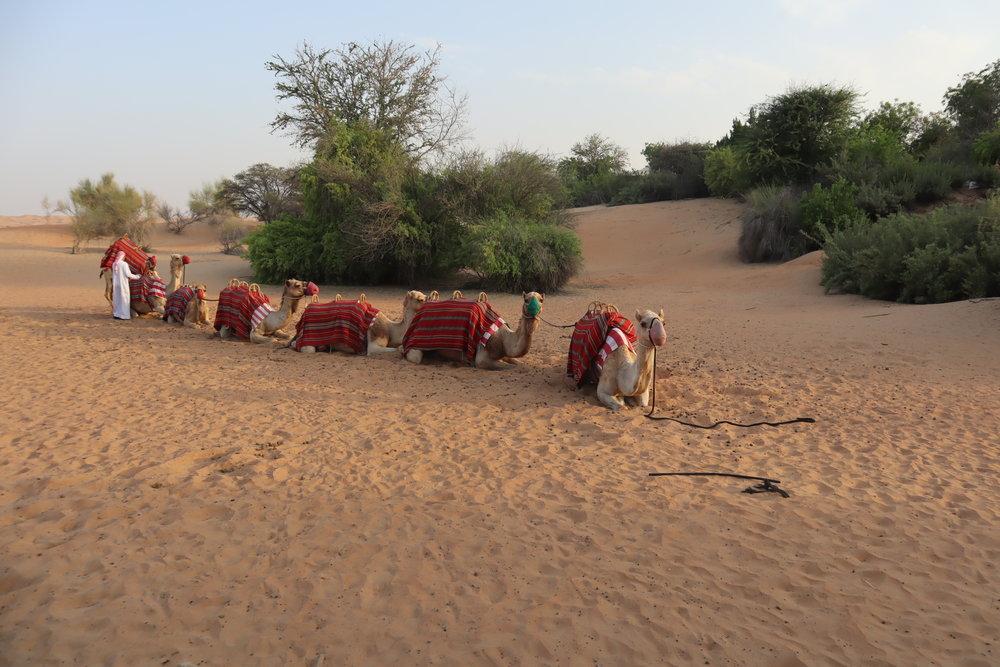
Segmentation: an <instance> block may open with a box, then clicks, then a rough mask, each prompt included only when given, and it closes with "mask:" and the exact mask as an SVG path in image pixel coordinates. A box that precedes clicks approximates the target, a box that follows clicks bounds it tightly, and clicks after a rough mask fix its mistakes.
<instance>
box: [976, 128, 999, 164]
mask: <svg viewBox="0 0 1000 667" xmlns="http://www.w3.org/2000/svg"><path fill="white" fill-rule="evenodd" d="M972 152H973V153H974V154H975V156H976V159H977V160H979V162H980V164H985V165H995V164H1000V125H998V126H997V128H996V129H995V130H989V131H987V132H983V133H982V134H980V135H979V137H977V138H976V140H975V141H973V142H972Z"/></svg>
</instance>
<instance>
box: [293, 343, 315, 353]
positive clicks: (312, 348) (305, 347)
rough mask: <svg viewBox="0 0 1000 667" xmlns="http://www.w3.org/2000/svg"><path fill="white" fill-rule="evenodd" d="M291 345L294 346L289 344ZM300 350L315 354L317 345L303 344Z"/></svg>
mask: <svg viewBox="0 0 1000 667" xmlns="http://www.w3.org/2000/svg"><path fill="white" fill-rule="evenodd" d="M289 347H292V346H291V344H289ZM292 349H295V348H292ZM299 352H303V353H305V354H315V353H316V346H315V345H303V346H302V347H300V348H299Z"/></svg>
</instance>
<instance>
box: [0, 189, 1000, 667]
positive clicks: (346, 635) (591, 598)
mask: <svg viewBox="0 0 1000 667" xmlns="http://www.w3.org/2000/svg"><path fill="white" fill-rule="evenodd" d="M739 213H740V207H739V205H738V204H736V203H733V202H726V201H717V200H695V201H683V202H672V203H657V204H648V205H642V206H632V207H621V208H612V209H605V208H588V209H582V210H581V211H580V216H579V221H578V227H577V231H578V232H579V234H580V236H581V238H582V240H583V248H584V255H585V260H586V265H585V267H584V270H583V272H582V273H581V274H580V276H578V278H577V279H576V280H575V281H574V282H573V283H572V284H571V285H570V286H569V288H568V289H566V290H565V291H563V292H562V293H559V294H550V295H548V296H547V297H546V299H545V303H544V311H543V313H542V317H544V318H545V319H546V320H547V321H548V322H550V323H552V324H555V325H562V324H568V323H572V322H573V321H575V320H576V319H577V318H578V317H579V316H580V315H582V314H583V311H584V310H585V308H586V306H587V304H588V303H589V302H590V301H593V300H600V301H607V302H612V303H615V304H617V305H618V306H619V308H620V309H621V310H622V311H624V312H626V313H629V314H631V313H632V312H633V311H634V310H636V309H637V308H642V309H645V308H655V309H659V308H660V307H663V308H664V309H665V311H666V314H667V330H668V335H669V339H668V342H667V344H666V345H665V346H664V347H663V348H661V349H660V351H659V357H658V360H657V385H656V414H657V415H664V416H674V417H678V418H681V419H684V420H688V421H696V422H699V423H709V422H713V421H716V420H720V419H728V420H732V421H737V422H756V421H778V420H784V419H791V418H795V417H811V418H814V419H815V420H816V421H815V423H813V424H805V423H799V424H793V425H786V426H780V427H776V428H772V427H767V426H757V427H753V428H737V427H733V426H721V427H719V428H717V429H713V430H698V429H693V428H689V427H685V426H681V425H679V424H675V423H671V422H654V421H651V420H648V419H646V418H645V417H644V411H641V410H639V409H638V408H633V409H631V410H624V411H621V412H617V413H613V412H611V411H609V410H607V409H605V408H604V407H602V406H601V405H600V404H599V403H598V402H597V399H596V398H595V395H594V390H593V388H584V389H582V390H579V391H577V390H574V389H573V387H572V385H571V383H570V381H569V380H568V379H567V378H566V377H565V368H566V352H567V346H568V336H569V334H568V333H567V330H566V329H558V328H554V327H550V326H547V325H542V326H541V327H540V328H539V330H538V332H537V334H536V336H535V339H534V342H533V348H532V351H531V353H530V354H529V355H528V356H527V357H526V358H525V359H523V360H522V361H521V363H520V364H518V365H516V366H515V367H513V368H511V369H509V370H506V371H503V372H487V371H481V370H476V369H472V368H468V367H464V366H458V365H456V364H452V363H446V362H434V363H428V364H425V365H423V366H420V367H416V366H413V365H411V364H408V363H407V362H405V361H404V360H402V359H400V358H398V357H397V356H396V355H386V356H373V357H348V356H344V355H340V354H332V355H331V354H320V355H300V354H296V353H294V352H292V351H289V350H287V349H281V348H279V347H277V346H273V347H269V346H253V345H251V344H248V343H238V342H227V343H224V342H221V341H219V340H217V339H215V340H212V339H210V337H209V334H208V333H207V332H206V331H194V330H190V329H184V328H181V327H177V326H170V325H166V324H165V323H163V322H161V321H157V320H153V319H141V320H135V321H131V322H117V321H114V320H112V319H111V317H110V312H109V309H108V307H107V306H106V303H105V302H104V300H103V294H102V283H101V281H100V280H99V279H98V277H97V265H98V260H99V257H100V252H101V251H102V250H103V245H102V244H100V243H95V244H92V247H91V248H89V249H88V250H87V251H86V252H84V253H81V254H78V255H70V254H68V252H67V249H68V247H69V246H70V243H71V238H70V235H69V232H68V228H67V227H66V225H65V224H55V225H53V224H42V223H41V222H40V221H28V222H27V224H26V223H25V221H22V220H13V221H12V220H11V219H6V220H0V322H2V323H3V325H4V331H5V338H4V342H3V344H2V348H0V349H2V352H0V370H2V372H3V375H4V377H5V378H6V386H5V391H4V392H3V393H2V394H0V452H2V454H3V456H2V457H0V507H2V509H3V511H2V512H0V556H2V564H0V664H3V665H22V664H114V665H134V664H162V665H178V664H182V663H191V664H206V665H222V664H292V665H295V664H301V665H313V664H315V663H316V661H317V659H318V658H319V657H322V659H323V661H324V662H323V664H326V665H330V664H350V665H368V664H418V665H421V664H462V665H478V664H497V665H510V664H557V665H581V664H605V665H633V664H712V665H725V664H740V665H799V664H808V665H812V664H850V665H854V664H867V665H900V664H938V665H959V664H961V665H991V664H997V663H998V661H1000V655H998V650H1000V643H998V642H1000V629H998V628H1000V594H998V593H997V591H998V572H997V562H998V560H1000V530H998V518H1000V516H998V513H1000V493H998V491H1000V484H998V482H997V480H998V473H1000V447H998V446H1000V440H998V436H997V426H998V423H1000V391H998V388H1000V387H998V378H1000V301H998V300H981V301H976V302H960V303H952V304H942V305H936V306H908V305H900V304H892V303H885V302H877V301H870V300H867V299H863V298H860V297H856V296H846V295H825V294H824V292H823V289H822V287H820V286H819V285H818V280H819V264H820V258H819V257H818V255H815V254H814V255H808V256H806V257H803V258H800V259H798V260H796V261H793V262H789V263H788V264H784V265H780V266H777V265H756V266H749V265H744V264H741V263H740V262H739V260H738V259H737V257H736V251H735V242H736V237H737V235H738V231H739V229H738V228H739V223H738V219H739ZM43 220H44V219H43ZM36 223H38V224H36ZM154 245H155V248H156V252H157V253H158V254H161V256H165V255H167V254H169V253H170V252H183V253H185V254H188V255H190V256H191V257H192V263H191V265H190V266H189V274H188V278H189V281H192V280H197V281H198V282H204V283H206V284H208V286H209V291H210V292H214V293H217V292H218V291H219V290H220V289H221V288H222V287H223V286H224V284H225V283H226V282H227V281H228V280H229V279H230V278H232V277H249V274H250V269H249V267H248V265H247V264H246V262H244V261H243V260H241V259H239V258H234V257H229V256H225V255H222V254H220V253H219V252H218V245H217V243H215V242H214V240H213V233H212V231H211V230H209V229H205V228H197V227H192V228H189V229H188V230H187V231H186V232H185V234H184V235H182V236H180V237H177V236H174V235H171V234H169V233H166V232H165V231H164V230H158V231H157V235H156V237H155V239H154ZM161 258H162V257H161ZM410 287H412V288H415V289H422V290H424V291H430V290H432V289H437V288H440V286H438V285H412V286H398V287H379V288H371V287H361V286H345V285H322V286H321V289H322V292H321V296H322V297H325V298H331V297H332V296H333V294H334V293H335V292H341V293H343V294H344V295H345V296H346V295H353V294H355V293H356V292H358V291H359V290H361V289H363V290H364V291H365V292H366V293H367V295H368V298H369V300H370V301H371V302H372V303H374V304H375V305H376V306H377V307H379V308H380V309H382V310H384V311H386V312H387V313H388V314H390V315H391V316H394V317H395V316H398V315H399V314H400V311H401V305H402V298H403V294H404V292H405V290H406V289H407V288H410ZM265 291H267V292H268V293H269V294H270V295H271V297H272V299H276V298H277V296H278V294H279V292H278V289H277V288H276V287H274V286H265ZM490 296H491V302H492V304H493V306H494V307H495V308H496V310H497V311H498V312H500V313H501V314H502V315H504V316H505V317H507V318H508V319H511V320H514V319H515V316H516V313H517V312H518V308H519V302H520V297H519V296H516V295H505V294H491V295H490ZM671 471H674V472H677V471H717V472H733V473H740V474H746V475H761V476H767V477H772V478H776V479H780V480H781V483H780V486H781V487H782V488H783V489H785V490H787V491H788V492H789V493H790V494H791V495H790V497H789V498H782V497H780V496H778V495H777V494H771V493H764V494H756V495H750V494H744V493H742V490H743V489H744V488H745V487H747V486H748V482H746V481H744V480H737V479H727V478H712V477H649V476H648V474H649V473H650V472H671Z"/></svg>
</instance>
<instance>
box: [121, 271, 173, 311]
mask: <svg viewBox="0 0 1000 667" xmlns="http://www.w3.org/2000/svg"><path fill="white" fill-rule="evenodd" d="M108 273H110V271H109V272H108ZM130 282H132V283H133V285H134V283H136V282H141V289H142V290H143V292H144V294H143V295H142V296H139V297H138V298H135V295H133V298H132V300H131V303H130V304H129V305H130V310H131V314H132V317H138V316H140V315H152V314H157V315H163V314H164V312H165V309H166V305H167V297H166V294H164V292H163V279H161V278H160V275H159V274H158V273H157V272H156V269H154V268H148V269H147V270H146V273H145V274H144V275H143V276H142V278H140V279H139V280H137V281H130Z"/></svg>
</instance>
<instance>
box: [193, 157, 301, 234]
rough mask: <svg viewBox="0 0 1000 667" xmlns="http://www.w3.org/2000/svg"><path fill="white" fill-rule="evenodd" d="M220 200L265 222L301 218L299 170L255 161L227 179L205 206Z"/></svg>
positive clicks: (228, 206) (223, 203) (226, 205)
mask: <svg viewBox="0 0 1000 667" xmlns="http://www.w3.org/2000/svg"><path fill="white" fill-rule="evenodd" d="M217 203H221V204H222V205H223V206H224V207H226V208H229V209H232V210H234V211H238V212H239V213H243V214H244V215H247V216H250V217H254V218H257V219H258V220H260V221H261V222H263V223H265V224H266V223H268V222H271V221H272V220H276V219H277V218H278V217H280V216H282V215H287V216H291V217H300V216H301V215H302V213H303V204H302V194H301V191H300V189H299V169H297V168H282V167H275V166H272V165H270V164H267V163H260V164H255V165H253V166H252V167H248V168H247V169H244V170H243V171H241V172H239V173H238V174H236V175H235V176H233V177H232V178H227V179H224V180H223V181H222V182H221V183H220V184H219V185H218V191H217V193H216V194H215V196H214V197H213V199H212V200H207V201H206V202H205V205H206V206H213V205H216V204H217Z"/></svg>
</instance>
